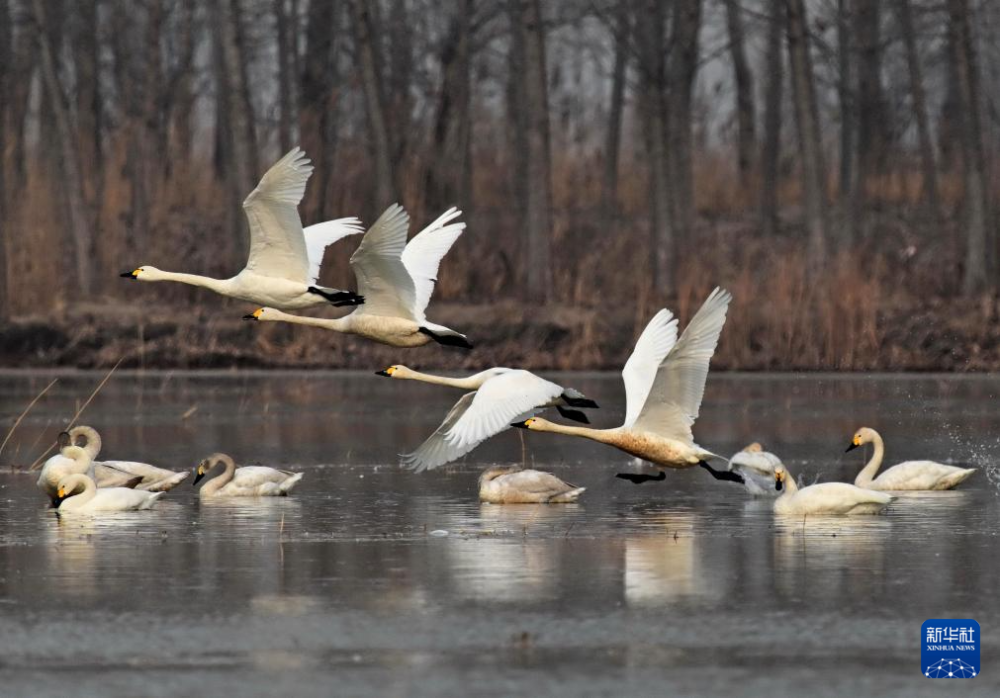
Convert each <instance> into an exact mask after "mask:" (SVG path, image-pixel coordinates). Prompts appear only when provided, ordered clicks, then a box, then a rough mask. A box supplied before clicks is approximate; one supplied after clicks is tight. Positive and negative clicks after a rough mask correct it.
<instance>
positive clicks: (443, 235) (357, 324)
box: [244, 204, 472, 349]
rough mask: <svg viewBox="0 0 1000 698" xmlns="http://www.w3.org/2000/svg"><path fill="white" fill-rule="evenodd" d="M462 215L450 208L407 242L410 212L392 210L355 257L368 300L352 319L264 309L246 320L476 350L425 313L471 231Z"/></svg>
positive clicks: (413, 344)
mask: <svg viewBox="0 0 1000 698" xmlns="http://www.w3.org/2000/svg"><path fill="white" fill-rule="evenodd" d="M460 215H462V212H461V211H459V210H458V209H455V208H451V209H448V210H447V211H445V212H444V213H443V214H442V215H441V216H440V217H438V219H437V220H435V221H434V222H433V223H431V224H430V225H429V226H427V227H426V228H424V229H423V230H422V231H421V232H420V233H419V234H418V235H416V236H414V238H413V239H412V240H410V242H409V243H407V242H406V234H407V231H408V230H409V228H410V217H409V214H407V213H406V210H405V209H404V208H403V207H402V206H400V205H398V204H393V205H392V206H390V207H389V208H387V209H386V210H385V212H384V213H383V214H382V215H381V216H380V217H379V219H378V220H377V221H375V224H374V225H373V226H372V227H371V228H370V229H369V230H368V232H366V233H365V236H364V237H363V238H362V239H361V245H359V246H358V249H357V250H355V252H354V254H353V255H351V268H352V269H353V270H354V275H355V276H356V277H357V279H358V291H359V293H360V294H361V295H362V296H363V297H364V299H365V302H364V305H359V306H358V307H357V308H356V309H355V310H354V312H352V313H351V314H349V315H347V316H346V317H342V318H332V319H330V318H317V317H304V316H299V315H289V314H288V313H284V312H282V311H281V310H278V309H275V308H270V307H263V308H258V309H257V310H256V311H255V312H253V313H252V314H250V315H245V316H244V319H246V320H257V321H259V322H291V323H296V324H299V325H311V326H313V327H322V328H323V329H327V330H333V331H335V332H343V333H345V334H356V335H359V336H361V337H365V338H367V339H371V340H373V341H376V342H379V343H381V344H388V345H389V346H393V347H402V348H410V347H420V346H423V345H425V344H429V343H430V342H432V341H433V342H437V343H439V344H444V345H446V346H455V347H461V348H463V349H471V348H472V344H471V343H470V342H469V340H468V338H467V337H466V336H465V335H464V334H461V333H460V332H456V331H455V330H453V329H450V328H448V327H444V326H443V325H438V324H435V323H433V322H430V321H429V320H427V317H426V316H425V315H424V312H425V311H426V309H427V304H428V303H429V302H430V299H431V294H432V293H433V292H434V282H435V281H437V272H438V267H439V266H440V264H441V259H442V258H443V257H444V255H445V254H446V253H447V252H448V250H450V249H451V246H452V245H453V244H454V243H455V241H456V240H457V239H458V236H459V235H461V234H462V231H463V230H464V229H465V223H452V222H451V221H453V220H454V219H455V218H457V217H458V216H460Z"/></svg>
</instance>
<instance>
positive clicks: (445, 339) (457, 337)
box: [419, 325, 472, 349]
mask: <svg viewBox="0 0 1000 698" xmlns="http://www.w3.org/2000/svg"><path fill="white" fill-rule="evenodd" d="M419 332H420V334H425V335H427V336H428V337H430V338H431V339H433V340H434V341H435V342H437V343H438V344H442V345H444V346H446V347H459V348H461V349H472V342H470V341H469V338H468V337H466V336H465V335H464V334H462V333H461V332H456V331H455V330H452V329H449V328H447V327H444V326H443V325H434V326H433V327H427V326H422V327H421V328H420V330H419Z"/></svg>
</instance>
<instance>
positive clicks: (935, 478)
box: [847, 427, 976, 491]
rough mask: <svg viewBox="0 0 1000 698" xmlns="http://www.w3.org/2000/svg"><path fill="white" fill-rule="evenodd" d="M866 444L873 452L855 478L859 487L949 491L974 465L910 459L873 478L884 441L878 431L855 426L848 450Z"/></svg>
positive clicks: (965, 478)
mask: <svg viewBox="0 0 1000 698" xmlns="http://www.w3.org/2000/svg"><path fill="white" fill-rule="evenodd" d="M869 443H870V444H874V445H875V451H874V453H872V457H871V460H869V461H868V464H867V465H866V466H865V467H864V468H863V469H862V470H861V472H860V473H858V476H857V477H856V478H855V480H854V484H855V485H857V486H858V487H866V488H868V489H870V490H888V491H900V490H950V489H952V488H954V487H957V486H958V485H960V484H961V483H963V482H965V481H966V480H967V479H969V477H971V476H972V474H973V473H974V472H976V469H975V468H958V467H956V466H954V465H944V464H943V463H935V462H934V461H930V460H911V461H906V462H905V463H900V464H899V465H894V466H892V467H891V468H889V469H887V470H885V471H883V472H882V474H881V475H879V476H878V477H875V473H877V472H878V469H879V468H880V467H881V466H882V458H883V457H884V456H885V443H884V442H883V441H882V437H881V436H880V435H879V433H878V432H877V431H875V430H874V429H869V428H868V427H862V428H861V429H858V431H857V432H856V433H855V434H854V438H853V439H851V445H850V446H848V447H847V450H848V451H853V450H854V449H855V448H857V447H858V446H861V445H863V444H869Z"/></svg>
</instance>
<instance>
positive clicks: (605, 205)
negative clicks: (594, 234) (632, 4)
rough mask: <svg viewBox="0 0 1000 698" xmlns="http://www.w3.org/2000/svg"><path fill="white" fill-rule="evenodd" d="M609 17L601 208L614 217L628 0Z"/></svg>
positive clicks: (623, 90) (627, 51)
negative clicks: (610, 57)
mask: <svg viewBox="0 0 1000 698" xmlns="http://www.w3.org/2000/svg"><path fill="white" fill-rule="evenodd" d="M612 21H613V31H614V33H615V64H614V68H613V69H612V73H611V104H610V107H609V108H608V131H607V135H606V136H605V138H604V178H603V180H602V186H601V210H602V212H603V214H604V215H605V217H607V218H608V219H612V218H614V217H615V215H616V214H617V211H618V155H619V150H620V149H621V136H622V111H623V110H624V105H625V74H626V72H627V71H628V59H629V50H630V49H629V41H630V34H631V22H630V20H629V4H628V0H618V3H617V7H616V8H615V18H614V19H613V20H612Z"/></svg>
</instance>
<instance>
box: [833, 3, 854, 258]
mask: <svg viewBox="0 0 1000 698" xmlns="http://www.w3.org/2000/svg"><path fill="white" fill-rule="evenodd" d="M848 2H849V0H837V65H838V71H837V72H838V78H839V79H838V80H837V98H838V101H839V102H840V177H839V180H840V181H839V186H838V188H837V189H838V195H839V197H840V203H841V205H842V206H844V207H846V206H847V204H848V202H849V201H850V198H851V193H852V192H853V191H854V189H853V176H854V121H855V111H854V87H853V82H854V81H853V80H852V66H853V64H854V62H853V61H852V60H851V51H852V47H851V23H850V9H849V8H848ZM845 237H847V238H848V241H849V240H850V233H849V231H848V234H847V235H846V236H845Z"/></svg>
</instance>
